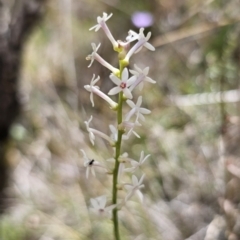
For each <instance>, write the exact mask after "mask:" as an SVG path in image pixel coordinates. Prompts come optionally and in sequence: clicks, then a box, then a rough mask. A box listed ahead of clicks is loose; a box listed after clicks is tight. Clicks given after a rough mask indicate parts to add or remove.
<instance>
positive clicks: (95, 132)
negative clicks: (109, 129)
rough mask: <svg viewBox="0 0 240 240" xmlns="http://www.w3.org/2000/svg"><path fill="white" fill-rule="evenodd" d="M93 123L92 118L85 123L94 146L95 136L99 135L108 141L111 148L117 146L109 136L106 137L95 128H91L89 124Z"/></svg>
mask: <svg viewBox="0 0 240 240" xmlns="http://www.w3.org/2000/svg"><path fill="white" fill-rule="evenodd" d="M91 121H92V116H91V117H90V119H89V120H88V121H85V122H84V123H85V124H86V128H87V131H88V132H89V139H90V141H91V143H92V145H94V140H95V135H98V136H99V137H101V138H103V139H105V140H107V141H108V142H109V143H110V145H111V146H115V142H114V141H113V140H112V139H111V138H110V137H109V136H108V135H106V134H105V133H103V132H100V131H98V130H96V129H94V128H90V127H89V124H90V122H91ZM94 134H95V135H94Z"/></svg>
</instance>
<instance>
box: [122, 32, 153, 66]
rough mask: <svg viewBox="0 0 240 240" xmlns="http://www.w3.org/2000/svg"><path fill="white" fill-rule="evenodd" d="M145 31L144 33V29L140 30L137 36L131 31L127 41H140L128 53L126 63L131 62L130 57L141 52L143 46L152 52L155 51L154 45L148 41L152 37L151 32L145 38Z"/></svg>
mask: <svg viewBox="0 0 240 240" xmlns="http://www.w3.org/2000/svg"><path fill="white" fill-rule="evenodd" d="M143 31H144V28H140V30H139V34H137V33H136V32H134V31H132V30H130V31H129V36H128V37H127V41H128V42H132V41H135V40H138V42H137V43H136V44H135V45H134V46H133V47H132V48H131V49H130V50H129V52H128V53H127V55H126V57H125V59H124V60H125V61H126V62H129V59H130V57H131V56H132V55H133V54H134V53H137V52H139V51H140V50H141V49H142V47H143V46H144V47H146V48H147V49H149V50H151V51H154V50H155V48H154V46H153V45H152V44H150V43H148V40H149V39H150V37H151V32H149V33H148V34H147V36H146V37H145V36H144V33H143Z"/></svg>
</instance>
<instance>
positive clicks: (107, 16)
mask: <svg viewBox="0 0 240 240" xmlns="http://www.w3.org/2000/svg"><path fill="white" fill-rule="evenodd" d="M112 15H113V14H112V13H111V14H109V15H107V13H105V12H104V13H103V16H102V17H99V16H98V17H97V22H98V24H97V25H95V26H93V27H91V28H90V29H89V30H90V31H91V30H93V29H95V32H97V31H98V30H99V29H100V28H101V27H102V25H103V23H105V22H106V21H107V20H108V19H109V18H110V17H112Z"/></svg>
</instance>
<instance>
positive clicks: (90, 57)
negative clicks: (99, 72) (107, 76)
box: [86, 43, 119, 75]
mask: <svg viewBox="0 0 240 240" xmlns="http://www.w3.org/2000/svg"><path fill="white" fill-rule="evenodd" d="M91 45H92V49H93V52H92V53H91V54H90V55H88V56H87V57H86V59H87V60H91V62H90V64H89V65H88V67H91V66H92V64H93V62H94V60H97V61H98V62H99V63H100V64H102V65H103V66H104V67H106V68H108V69H109V70H110V71H111V72H112V73H114V74H116V75H117V74H119V70H118V69H117V68H115V67H113V66H112V65H111V64H109V63H108V62H106V61H105V60H104V59H103V58H102V57H101V56H100V55H99V54H98V53H97V51H98V49H99V47H100V45H101V43H99V44H98V46H96V44H95V43H92V44H91Z"/></svg>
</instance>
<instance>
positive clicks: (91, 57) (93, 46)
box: [86, 43, 101, 67]
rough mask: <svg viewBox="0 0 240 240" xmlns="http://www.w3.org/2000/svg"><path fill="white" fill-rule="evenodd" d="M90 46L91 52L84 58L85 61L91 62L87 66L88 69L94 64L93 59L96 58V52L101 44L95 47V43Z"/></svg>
mask: <svg viewBox="0 0 240 240" xmlns="http://www.w3.org/2000/svg"><path fill="white" fill-rule="evenodd" d="M91 45H92V49H93V52H92V53H91V54H90V55H88V56H87V57H86V59H87V60H91V62H90V64H89V65H88V67H91V66H92V64H93V62H94V59H95V56H96V54H97V51H98V49H99V48H100V46H101V43H99V44H98V45H97V46H96V44H95V43H91Z"/></svg>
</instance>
